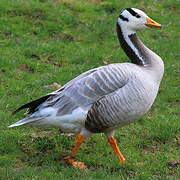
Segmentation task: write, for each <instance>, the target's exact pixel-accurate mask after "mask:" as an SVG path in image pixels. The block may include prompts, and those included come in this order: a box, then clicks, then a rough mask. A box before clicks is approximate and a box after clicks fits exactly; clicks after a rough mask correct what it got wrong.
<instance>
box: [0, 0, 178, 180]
mask: <svg viewBox="0 0 180 180" xmlns="http://www.w3.org/2000/svg"><path fill="white" fill-rule="evenodd" d="M178 5H179V7H178ZM127 7H136V8H139V9H142V10H143V11H145V12H146V13H147V14H148V15H149V16H150V17H151V18H152V19H154V20H156V21H157V22H159V23H161V24H163V25H164V28H163V29H162V30H156V29H148V30H145V31H143V32H139V33H138V34H139V36H140V37H141V39H142V40H143V41H144V43H145V44H146V45H147V46H148V47H150V48H151V49H152V50H153V51H155V52H156V53H157V54H159V55H160V56H161V57H162V58H163V59H164V63H165V75H164V78H163V81H162V84H161V88H160V92H159V95H158V97H157V99H156V101H155V103H154V105H153V107H152V109H151V111H150V112H149V113H148V114H146V115H145V116H144V117H143V118H142V119H140V120H139V121H138V122H136V123H134V124H131V125H129V126H127V127H123V128H121V129H119V130H118V131H117V132H116V138H117V140H118V142H119V147H120V148H121V151H122V152H123V154H124V155H125V156H126V158H127V163H126V164H124V165H121V164H119V162H118V160H117V159H116V157H115V155H114V153H113V152H112V149H111V147H110V146H109V145H108V144H107V141H106V138H105V136H104V135H103V134H102V135H101V134H97V135H94V136H92V137H91V138H89V139H88V140H87V141H86V143H84V144H83V145H82V147H81V149H80V150H79V153H78V156H77V159H79V160H82V161H84V162H85V163H86V165H87V167H88V169H86V170H79V169H73V168H72V167H69V166H67V165H66V164H65V163H64V162H63V161H62V158H63V157H64V156H66V155H67V154H68V152H70V150H71V147H72V145H73V143H74V137H73V136H66V135H61V132H60V131H59V130H58V129H38V128H29V127H26V126H23V127H19V128H11V129H8V128H7V126H8V125H10V124H12V123H14V122H16V121H17V120H19V119H21V118H23V117H24V116H23V113H18V114H17V115H15V116H13V115H12V114H11V112H12V111H13V110H15V109H16V108H17V107H19V106H21V105H22V104H24V103H27V102H28V101H30V100H33V99H35V98H38V97H41V96H43V95H45V94H47V93H49V92H51V91H52V89H47V88H44V86H46V85H51V84H53V83H54V82H57V83H59V84H61V85H63V84H65V83H66V82H67V81H69V80H71V79H72V78H74V77H76V76H77V75H79V74H80V73H82V72H84V71H86V70H88V69H91V68H94V67H98V66H101V65H105V64H108V63H117V62H126V61H128V58H127V57H126V55H125V54H124V52H123V51H122V50H121V49H120V48H119V43H118V40H117V37H116V31H115V23H116V18H117V17H118V15H119V13H120V11H121V10H123V9H124V8H127ZM179 14H180V4H179V1H178V0H149V1H145V0H144V1H141V0H136V1H125V0H123V1H120V0H1V1H0V54H1V57H0V97H1V98H0V119H1V125H0V179H2V180H4V179H6V180H8V179H9V180H10V179H11V180H12V179H14V180H19V179H20V180H21V179H22V180H25V179H26V180H32V179H34V180H56V179H57V180H60V179H81V180H86V179H87V180H91V179H92V180H94V179H105V180H106V179H107V180H117V179H118V180H119V179H120V180H121V179H122V180H123V179H133V180H134V179H135V180H136V179H138V180H139V179H141V180H147V179H154V180H157V179H162V180H166V179H167V180H176V179H177V180H178V179H179V178H180V173H179V172H180V166H179V164H180V151H178V150H179V146H180V134H179V132H180V125H179V122H178V121H179V120H180V84H179V80H180V69H179V68H180V66H179V64H180V54H179V49H180V41H179V38H180V31H179V27H180V21H179V19H180V15H179Z"/></svg>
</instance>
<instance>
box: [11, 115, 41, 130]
mask: <svg viewBox="0 0 180 180" xmlns="http://www.w3.org/2000/svg"><path fill="white" fill-rule="evenodd" d="M40 119H43V117H36V118H30V117H28V118H24V119H22V120H20V121H18V122H16V123H14V124H11V125H10V126H8V128H11V127H16V126H21V125H23V124H28V123H31V122H33V121H37V120H40Z"/></svg>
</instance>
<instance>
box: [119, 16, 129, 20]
mask: <svg viewBox="0 0 180 180" xmlns="http://www.w3.org/2000/svg"><path fill="white" fill-rule="evenodd" d="M119 18H120V19H122V20H123V21H127V22H128V21H129V19H128V18H126V17H124V16H123V15H121V14H120V15H119Z"/></svg>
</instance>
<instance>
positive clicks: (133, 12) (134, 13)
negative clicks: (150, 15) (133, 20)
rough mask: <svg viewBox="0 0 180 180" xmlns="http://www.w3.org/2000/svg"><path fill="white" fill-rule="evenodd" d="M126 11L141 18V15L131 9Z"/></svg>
mask: <svg viewBox="0 0 180 180" xmlns="http://www.w3.org/2000/svg"><path fill="white" fill-rule="evenodd" d="M126 10H127V11H128V12H129V13H130V14H131V15H133V16H135V17H137V18H140V15H139V14H138V13H136V12H135V11H134V10H132V9H131V8H126Z"/></svg>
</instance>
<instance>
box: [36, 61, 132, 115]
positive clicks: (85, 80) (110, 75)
mask: <svg viewBox="0 0 180 180" xmlns="http://www.w3.org/2000/svg"><path fill="white" fill-rule="evenodd" d="M128 66H129V63H121V64H110V65H108V66H102V67H99V68H96V69H93V70H90V71H87V72H85V73H83V74H81V75H80V76H78V77H77V78H75V79H73V80H72V81H70V82H69V83H67V84H65V85H64V86H63V87H62V88H61V89H59V90H57V91H55V92H53V93H51V95H52V96H51V97H50V98H49V99H48V100H47V101H45V102H44V103H43V104H41V105H40V106H39V109H41V108H45V107H48V106H51V107H52V106H53V107H54V108H58V112H57V116H62V115H65V114H70V113H71V112H72V111H73V110H74V109H76V108H78V107H81V108H82V109H84V110H86V111H88V110H89V109H90V107H91V106H92V104H93V103H95V102H96V101H97V100H99V99H101V98H102V97H104V96H105V95H107V94H110V93H113V92H114V91H116V90H118V89H119V88H121V87H123V86H124V85H125V84H126V83H127V82H128V77H129V75H128V74H129V71H128Z"/></svg>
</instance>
